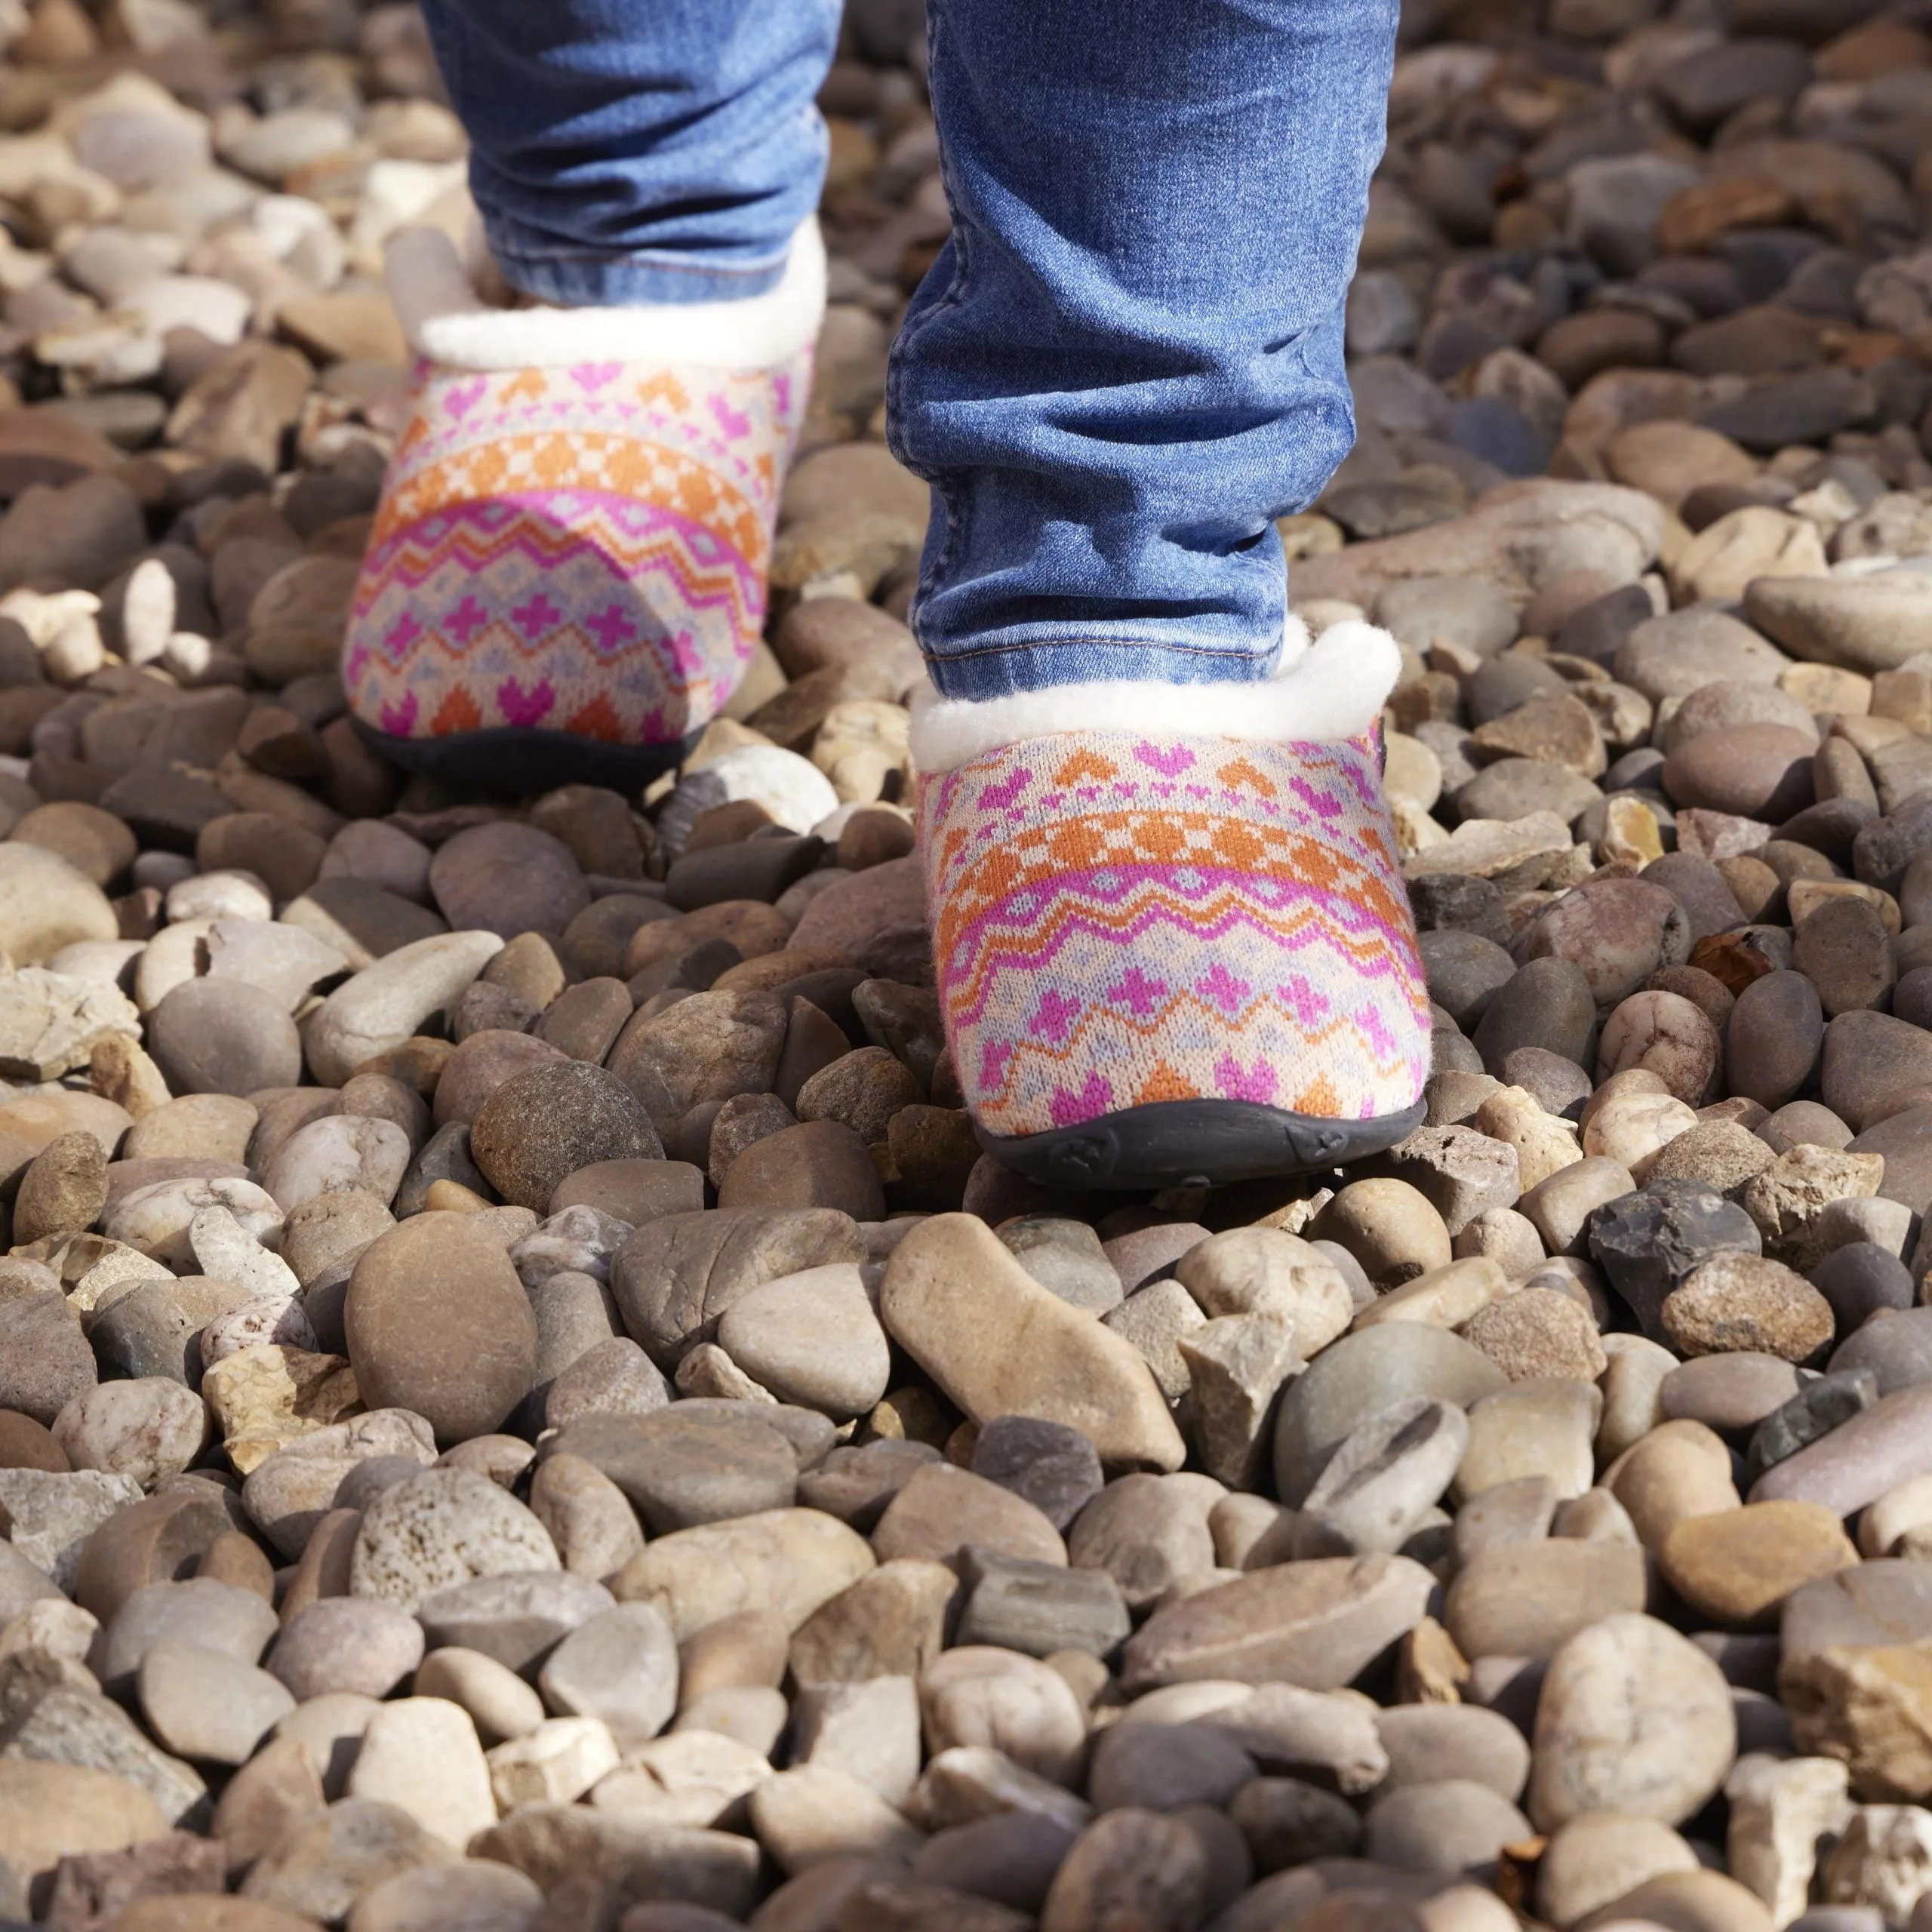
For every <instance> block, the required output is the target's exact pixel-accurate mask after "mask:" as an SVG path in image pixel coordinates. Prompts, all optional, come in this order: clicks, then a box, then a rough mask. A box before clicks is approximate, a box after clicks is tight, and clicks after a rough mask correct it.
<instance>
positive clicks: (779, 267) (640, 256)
mask: <svg viewBox="0 0 1932 1932" xmlns="http://www.w3.org/2000/svg"><path fill="white" fill-rule="evenodd" d="M491 252H492V253H493V254H497V262H498V263H499V265H500V264H501V263H504V262H506V261H507V262H520V263H526V264H527V265H528V266H530V267H531V268H554V267H556V266H558V265H560V264H563V265H568V266H570V267H572V268H575V267H577V266H580V265H582V264H584V263H589V264H591V265H592V266H595V267H598V268H648V269H651V270H653V271H654V272H657V273H659V274H662V275H693V276H700V275H701V276H703V277H704V278H706V280H708V281H721V280H724V279H725V278H731V279H732V280H735V281H749V280H750V279H752V278H753V277H755V276H758V275H783V273H784V272H785V264H786V260H787V257H786V256H783V255H775V256H774V257H772V259H771V260H770V261H769V262H766V263H761V264H760V265H759V266H758V267H756V268H732V267H729V266H718V267H712V266H704V267H700V266H697V264H695V263H691V262H680V261H676V260H672V259H670V258H669V257H664V256H661V255H654V254H650V253H649V252H648V251H645V250H641V249H639V250H635V251H632V253H630V254H616V253H611V254H605V253H603V252H601V251H598V250H595V249H589V248H585V249H553V250H550V251H546V252H545V253H543V254H533V253H532V252H531V251H529V250H528V249H525V248H516V249H509V250H506V251H503V252H501V253H497V251H494V250H493V251H491Z"/></svg>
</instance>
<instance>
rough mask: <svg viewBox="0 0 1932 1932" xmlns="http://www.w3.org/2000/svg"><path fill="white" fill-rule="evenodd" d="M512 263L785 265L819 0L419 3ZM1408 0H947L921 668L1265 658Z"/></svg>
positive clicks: (707, 292) (932, 9) (1039, 679)
mask: <svg viewBox="0 0 1932 1932" xmlns="http://www.w3.org/2000/svg"><path fill="white" fill-rule="evenodd" d="M424 11H425V13H426V17H427V18H428V20H429V30H430V33H431V35H432V40H433V42H434V43H435V48H436V51H437V54H438V60H440V62H441V64H442V66H443V70H444V74H445V79H446V81H447V82H448V87H449V91H450V95H451V100H452V102H453V103H454V106H455V108H456V110H457V113H458V114H459V115H460V116H461V118H462V119H463V123H464V125H466V128H468V129H469V133H470V136H471V138H472V143H473V144H474V152H473V156H472V163H471V179H472V187H473V189H474V192H475V197H476V200H477V202H478V207H479V208H480V209H481V212H482V216H483V220H484V224H485V232H486V234H487V235H488V239H489V241H490V242H491V247H492V249H493V251H494V253H495V254H496V256H497V260H498V261H499V263H500V265H501V266H502V267H503V271H504V272H505V274H506V276H507V277H508V278H509V280H510V281H512V283H514V284H515V285H517V286H518V287H520V288H523V289H525V290H526V291H528V292H529V293H531V294H534V295H537V296H540V297H544V298H546V299H548V300H552V301H558V302H563V303H625V302H638V301H651V302H663V301H672V302H675V301H681V300H693V301H696V300H715V299H717V298H718V297H721V296H729V295H731V294H743V295H751V294H758V293H760V292H761V291H763V290H764V289H765V288H768V287H770V286H771V285H772V284H773V283H774V281H776V279H777V276H778V274H779V272H780V269H781V267H782V266H783V258H784V254H785V248H786V243H787V242H788V241H789V238H790V236H791V234H792V231H793V230H794V229H795V228H796V226H798V223H799V222H800V221H801V220H803V219H804V217H806V215H808V214H809V213H810V212H811V208H813V206H814V205H815V203H816V202H817V193H818V187H819V182H820V176H821V173H822V170H823V156H824V147H825V143H824V134H823V128H822V125H820V121H819V118H818V115H817V112H816V110H815V109H814V106H813V96H814V93H815V91H816V90H817V87H818V85H819V82H820V79H821V78H822V76H823V72H824V70H825V68H826V65H827V63H829V60H830V58H831V54H832V46H833V43H834V40H835V35H836V30H837V14H838V8H837V5H836V4H835V0H426V5H425V8H424ZM1396 14H1397V0H1045V4H1042V0H929V26H928V36H929V38H928V52H929V62H928V71H929V84H930V86H931V94H932V100H933V107H934V114H935V115H936V117H937V121H938V124H939V128H940V137H941V140H942V144H943V152H944V155H945V159H944V164H943V166H944V180H945V186H946V193H947V196H948V198H949V202H950V204H951V207H952V220H953V227H952V238H951V239H950V240H949V242H947V243H946V246H945V248H943V250H942V251H941V252H940V256H939V258H938V260H937V262H936V263H934V266H933V268H932V269H931V272H930V273H929V274H928V275H927V277H926V278H925V280H924V282H923V283H922V284H921V286H920V288H919V289H918V292H917V294H915V296H914V297H913V299H912V303H911V305H910V306H909V309H908V311H907V314H906V320H905V325H904V327H903V329H902V330H901V331H900V337H899V340H898V341H897V344H896V345H895V346H894V351H893V355H892V362H891V372H890V376H889V379H888V392H887V416H888V426H889V436H890V440H891V446H892V448H893V450H894V454H897V457H899V459H900V460H901V461H902V462H903V463H905V464H906V466H908V467H909V468H910V469H913V470H915V472H918V474H919V475H921V476H923V477H924V478H926V479H927V480H928V482H930V483H931V485H932V492H933V515H932V520H931V527H930V529H929V531H928V537H927V543H926V549H925V554H924V558H923V559H922V561H921V570H920V576H919V582H918V589H917V592H916V594H915V597H914V599H913V603H912V627H913V629H914V632H915V635H917V636H918V641H919V643H920V645H921V648H922V649H923V650H924V652H925V654H926V657H927V661H928V666H929V669H930V671H931V675H932V678H933V681H934V684H935V685H937V687H938V688H939V689H940V691H941V692H942V693H943V694H945V695H946V696H947V697H956V698H987V697H1003V696H1005V695H1008V694H1013V693H1018V692H1026V691H1038V690H1040V689H1041V688H1045V687H1048V686H1051V685H1066V684H1072V683H1077V682H1081V681H1086V680H1091V679H1100V678H1151V679H1157V680H1161V681H1167V682H1170V683H1211V682H1222V681H1241V680H1245V679H1255V678H1266V676H1268V675H1269V673H1270V672H1271V671H1272V669H1273V667H1274V663H1275V658H1276V657H1277V655H1278V652H1279V650H1280V646H1281V634H1282V626H1283V621H1284V616H1285V613H1286V606H1287V571H1286V567H1285V564H1284V559H1283V557H1282V554H1281V540H1280V538H1279V537H1278V535H1277V534H1276V532H1275V527H1274V525H1275V518H1278V517H1279V516H1281V515H1285V514H1287V513H1288V512H1291V511H1294V510H1298V509H1303V508H1305V507H1306V506H1307V505H1308V504H1309V503H1310V502H1312V500H1314V498H1315V496H1316V495H1317V494H1318V493H1319V491H1321V487H1322V485H1324V483H1325V482H1326V481H1327V478H1328V477H1329V476H1330V475H1331V473H1332V472H1333V471H1334V469H1335V466H1337V464H1338V463H1340V460H1341V459H1342V458H1343V456H1344V455H1346V454H1347V451H1348V449H1349V444H1350V441H1351V440H1352V436H1353V434H1354V419H1353V413H1352V406H1351V403H1350V398H1349V387H1348V383H1347V379H1346V371H1345V369H1344V366H1343V304H1344V300H1345V297H1346V292H1347V288H1348V284H1349V277H1350V275H1351V274H1352V271H1353V268H1354V264H1355V250H1356V248H1357V245H1358V242H1359V240H1360V236H1361V224H1362V221H1363V218H1364V215H1365V214H1366V212H1367V200H1368V182H1369V177H1370V175H1371V173H1372V171H1374V166H1375V164H1376V162H1377V160H1378V158H1380V155H1381V152H1382V146H1383V102H1384V98H1385V96H1386V91H1387V88H1388V84H1389V72H1390V67H1391V64H1392V60H1393V57H1394V49H1395V23H1396Z"/></svg>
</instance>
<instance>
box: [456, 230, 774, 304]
mask: <svg viewBox="0 0 1932 1932" xmlns="http://www.w3.org/2000/svg"><path fill="white" fill-rule="evenodd" d="M486 232H487V231H486ZM490 253H491V257H492V259H493V260H494V261H495V263H496V264H497V267H498V268H499V269H501V270H502V272H503V279H504V280H505V281H507V282H508V283H509V285H510V286H511V287H512V288H515V289H516V290H518V291H520V292H521V294H525V295H528V296H532V297H534V298H535V299H536V300H538V301H539V302H549V303H554V304H555V306H558V308H562V309H620V308H635V307H637V306H640V305H641V304H644V303H686V302H742V301H749V300H750V299H751V298H752V297H753V296H755V295H764V294H768V293H769V292H770V291H771V290H773V289H774V288H777V286H778V285H779V283H780V282H781V281H783V280H784V278H785V266H786V260H787V259H788V258H787V257H786V256H784V255H780V257H778V258H777V260H775V261H772V262H761V263H758V264H756V265H755V266H752V267H749V268H743V269H721V268H717V267H713V266H703V267H700V266H696V265H695V264H693V263H688V262H679V261H676V260H672V259H669V258H667V257H663V256H650V255H521V254H514V253H511V252H509V251H506V250H505V249H503V248H499V247H497V245H495V243H494V241H493V242H492V243H491V250H490Z"/></svg>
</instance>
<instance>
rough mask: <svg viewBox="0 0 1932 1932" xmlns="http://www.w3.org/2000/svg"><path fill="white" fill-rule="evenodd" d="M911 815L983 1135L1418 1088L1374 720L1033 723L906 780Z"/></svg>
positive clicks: (1424, 1000)
mask: <svg viewBox="0 0 1932 1932" xmlns="http://www.w3.org/2000/svg"><path fill="white" fill-rule="evenodd" d="M919 821H920V834H921V851H922V852H923V854H924V863H925V872H926V887H927V900H928V904H929V905H931V906H932V907H933V908H934V915H935V918H936V920H937V925H936V928H935V931H934V960H935V961H936V964H937V974H938V983H939V995H940V1006H941V1008H942V1011H943V1013H944V1014H945V1017H946V1032H947V1036H948V1038H949V1040H950V1041H951V1043H952V1054H953V1063H954V1065H955V1068H956V1069H957V1070H958V1076H959V1080H960V1084H961V1087H962V1088H964V1092H965V1096H966V1100H967V1103H968V1106H969V1107H970V1108H971V1110H972V1114H973V1117H974V1120H975V1121H977V1122H978V1124H980V1126H981V1127H982V1128H984V1129H985V1130H986V1131H987V1132H988V1133H989V1134H996V1135H1000V1136H1002V1137H1008V1136H1018V1135H1024V1134H1037V1133H1040V1132H1041V1131H1044V1130H1047V1129H1049V1128H1065V1127H1073V1126H1078V1125H1080V1124H1083V1123H1084V1122H1086V1121H1091V1120H1094V1119H1097V1118H1100V1116H1101V1115H1106V1114H1109V1113H1113V1112H1118V1111H1120V1110H1121V1109H1125V1108H1128V1107H1134V1106H1144V1105H1146V1104H1148V1103H1152V1102H1155V1101H1161V1100H1217V1099H1220V1100H1248V1101H1257V1102H1260V1103H1263V1104H1265V1105H1267V1106H1274V1107H1278V1108H1282V1109H1287V1110H1290V1111H1292V1112H1298V1113H1303V1114H1309V1115H1317V1116H1321V1117H1323V1118H1330V1119H1350V1120H1354V1119H1371V1118H1378V1117H1380V1116H1382V1115H1388V1114H1395V1113H1399V1112H1401V1111H1402V1110H1403V1109H1404V1108H1407V1107H1409V1106H1413V1105H1414V1103H1415V1101H1416V1100H1417V1098H1418V1097H1420V1094H1421V1092H1422V1089H1423V1081H1424V1080H1425V1079H1426V1078H1427V1077H1428V1074H1429V1044H1430V1042H1429V1004H1428V995H1427V993H1426V991H1425V989H1424V985H1423V969H1422V962H1421V960H1420V957H1419V956H1418V954H1417V947H1416V938H1415V928H1414V922H1413V921H1412V919H1411V915H1410V912H1409V905H1408V898H1407V894H1406V893H1405V891H1404V889H1403V885H1402V880H1401V869H1400V866H1399V864H1398V860H1397V857H1396V851H1395V835H1394V832H1393V829H1392V826H1391V825H1390V823H1389V811H1388V807H1387V805H1386V802H1385V801H1384V799H1383V792H1382V784H1381V779H1380V774H1379V772H1378V771H1377V758H1376V752H1375V747H1374V741H1373V740H1372V739H1370V738H1361V739H1355V740H1349V741H1347V742H1346V743H1337V744H1263V743H1237V742H1235V741H1233V740H1227V739H1220V738H1202V737H1172V736H1163V735H1160V734H1141V733H1138V732H1131V731H1128V732H1093V733H1080V734H1067V735H1064V736H1060V735H1055V736H1051V737H1035V738H1029V739H1026V740H1023V741H1021V742H1020V743H1016V744H1014V745H1011V746H1007V747H1006V748H1004V749H1001V750H999V751H996V752H991V753H989V754H987V755H984V756H982V757H980V758H975V759H974V760H972V761H970V762H968V763H967V764H962V765H961V766H960V767H959V768H958V769H956V770H954V771H948V772H945V773H943V774H940V775H937V776H934V777H926V778H924V779H923V780H921V788H920V795H919Z"/></svg>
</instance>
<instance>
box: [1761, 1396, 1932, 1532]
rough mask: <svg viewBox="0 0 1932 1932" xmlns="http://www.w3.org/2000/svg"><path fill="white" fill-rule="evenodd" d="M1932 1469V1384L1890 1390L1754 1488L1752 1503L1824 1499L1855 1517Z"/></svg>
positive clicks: (1836, 1512)
mask: <svg viewBox="0 0 1932 1932" xmlns="http://www.w3.org/2000/svg"><path fill="white" fill-rule="evenodd" d="M1927 1474H1932V1385H1928V1384H1925V1383H1920V1384H1918V1385H1916V1386H1913V1387H1912V1388H1909V1389H1900V1390H1899V1391H1898V1392H1897V1394H1895V1395H1887V1396H1886V1397H1884V1398H1883V1399H1882V1400H1881V1401H1878V1402H1877V1403H1875V1404H1873V1405H1872V1407H1870V1408H1868V1409H1866V1410H1864V1411H1862V1412H1861V1413H1860V1414H1857V1415H1854V1416H1853V1417H1850V1420H1847V1421H1846V1422H1844V1423H1841V1424H1840V1425H1839V1426H1838V1427H1837V1428H1836V1429H1833V1430H1832V1432H1830V1433H1829V1435H1826V1436H1824V1437H1823V1438H1821V1439H1820V1440H1819V1441H1816V1442H1814V1443H1813V1444H1811V1445H1810V1447H1808V1448H1804V1449H1801V1450H1799V1451H1798V1452H1797V1454H1795V1455H1792V1456H1789V1457H1786V1458H1785V1459H1784V1460H1783V1461H1781V1462H1780V1463H1777V1465H1776V1466H1774V1467H1773V1468H1771V1469H1767V1470H1766V1471H1765V1472H1764V1474H1763V1475H1761V1476H1760V1477H1759V1478H1758V1480H1757V1481H1756V1482H1755V1483H1754V1484H1752V1487H1751V1493H1750V1497H1749V1500H1750V1501H1752V1503H1767V1502H1786V1501H1789V1502H1804V1503H1823V1504H1824V1505H1825V1506H1826V1508H1828V1509H1830V1510H1831V1511H1832V1513H1833V1514H1834V1515H1839V1516H1849V1515H1853V1514H1854V1512H1857V1510H1860V1509H1863V1508H1864V1506H1866V1504H1867V1503H1873V1502H1875V1501H1876V1500H1878V1497H1881V1496H1882V1495H1884V1493H1885V1492H1886V1491H1887V1490H1889V1489H1895V1488H1897V1486H1898V1485H1899V1484H1900V1483H1902V1482H1904V1481H1907V1480H1909V1478H1912V1477H1913V1476H1918V1475H1927Z"/></svg>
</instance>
